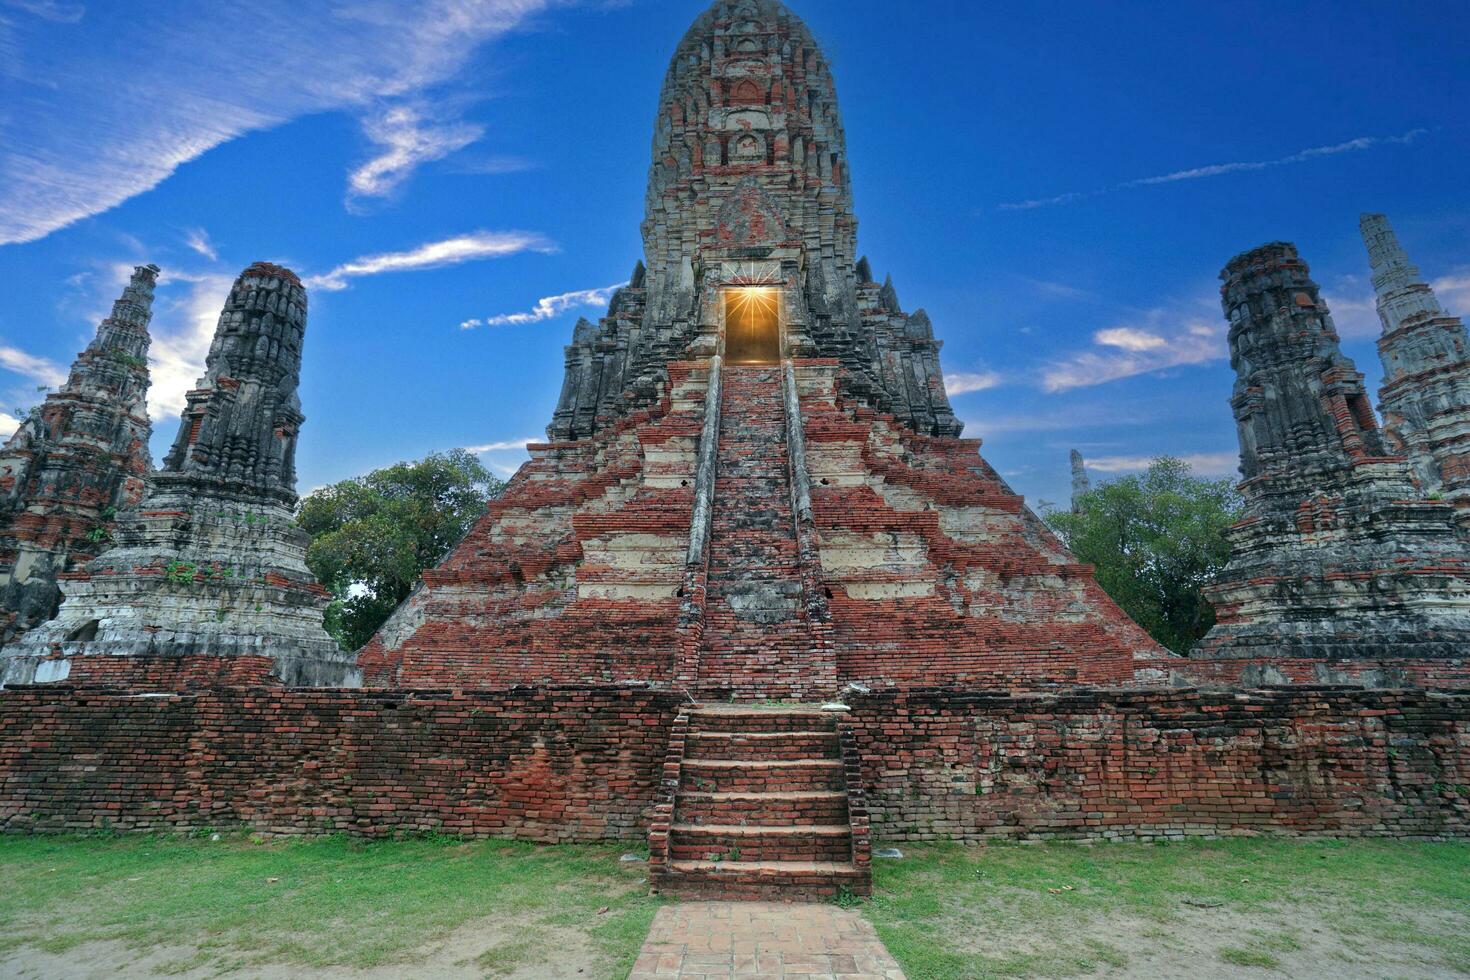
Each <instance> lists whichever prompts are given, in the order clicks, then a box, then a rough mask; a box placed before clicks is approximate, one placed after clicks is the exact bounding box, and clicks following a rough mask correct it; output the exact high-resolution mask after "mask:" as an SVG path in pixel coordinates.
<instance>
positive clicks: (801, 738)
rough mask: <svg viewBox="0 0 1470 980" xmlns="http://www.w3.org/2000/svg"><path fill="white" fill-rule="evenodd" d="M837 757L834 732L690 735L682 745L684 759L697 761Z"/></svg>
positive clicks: (699, 733)
mask: <svg viewBox="0 0 1470 980" xmlns="http://www.w3.org/2000/svg"><path fill="white" fill-rule="evenodd" d="M837 757H838V745H837V733H836V732H834V731H795V732H706V731H695V732H691V733H690V734H689V736H688V738H687V739H686V740H685V743H684V758H685V759H686V760H691V761H697V760H700V759H714V760H730V759H768V760H777V759H787V760H791V759H835V758H837Z"/></svg>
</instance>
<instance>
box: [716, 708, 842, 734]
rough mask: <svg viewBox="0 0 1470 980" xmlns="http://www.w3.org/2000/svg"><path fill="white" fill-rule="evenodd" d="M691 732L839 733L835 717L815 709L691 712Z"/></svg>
mask: <svg viewBox="0 0 1470 980" xmlns="http://www.w3.org/2000/svg"><path fill="white" fill-rule="evenodd" d="M689 729H690V731H692V732H700V733H703V732H814V731H821V732H825V731H836V730H837V719H836V715H835V714H834V713H832V712H828V711H819V710H818V709H816V708H696V709H694V710H692V711H691V712H690V713H689Z"/></svg>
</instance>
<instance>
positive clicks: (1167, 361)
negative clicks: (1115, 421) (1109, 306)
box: [1041, 300, 1229, 392]
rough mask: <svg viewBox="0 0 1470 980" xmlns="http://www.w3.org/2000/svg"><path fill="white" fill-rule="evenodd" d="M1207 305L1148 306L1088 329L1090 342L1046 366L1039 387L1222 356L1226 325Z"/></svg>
mask: <svg viewBox="0 0 1470 980" xmlns="http://www.w3.org/2000/svg"><path fill="white" fill-rule="evenodd" d="M1210 305H1211V304H1210V303H1209V301H1205V300H1202V301H1201V302H1200V303H1198V304H1195V306H1196V307H1197V308H1199V310H1200V312H1198V313H1195V312H1187V313H1183V314H1181V313H1179V312H1177V311H1174V310H1163V309H1156V310H1151V311H1149V312H1148V313H1147V314H1145V315H1144V316H1143V317H1142V323H1129V324H1119V325H1118V326H1114V327H1108V328H1106V329H1104V330H1098V331H1096V332H1095V333H1093V335H1092V346H1091V347H1088V348H1086V349H1084V350H1080V351H1076V352H1074V353H1072V354H1071V355H1069V356H1067V357H1064V358H1061V359H1060V360H1056V361H1053V362H1052V363H1051V364H1049V365H1047V366H1046V367H1044V368H1043V369H1042V372H1041V387H1042V389H1043V390H1044V391H1048V392H1059V391H1068V390H1070V389H1073V388H1085V387H1088V386H1090V385H1099V384H1106V383H1107V382H1109V381H1118V380H1120V379H1122V378H1131V377H1133V376H1134V375H1139V374H1149V373H1151V372H1154V371H1163V370H1167V369H1169V368H1174V367H1183V366H1186V365H1192V364H1208V363H1209V362H1211V361H1216V360H1221V359H1223V358H1225V357H1226V356H1228V354H1229V350H1228V349H1227V346H1226V342H1225V328H1224V325H1223V324H1222V323H1220V322H1219V321H1218V320H1217V319H1216V318H1214V317H1211V316H1208V315H1207V314H1206V313H1205V312H1204V310H1205V309H1208V308H1209V306H1210Z"/></svg>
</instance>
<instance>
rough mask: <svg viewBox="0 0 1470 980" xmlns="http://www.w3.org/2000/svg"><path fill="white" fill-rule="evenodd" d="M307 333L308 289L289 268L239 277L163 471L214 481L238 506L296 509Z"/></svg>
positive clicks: (260, 269) (263, 266)
mask: <svg viewBox="0 0 1470 980" xmlns="http://www.w3.org/2000/svg"><path fill="white" fill-rule="evenodd" d="M305 335H306V289H305V287H304V286H302V285H301V280H300V279H298V278H297V277H296V274H295V273H293V272H292V271H291V270H290V269H283V268H281V267H280V266H277V265H272V264H270V263H269V262H257V263H255V264H254V265H252V266H250V268H248V269H246V270H245V271H244V272H242V273H240V276H239V278H237V279H236V280H235V285H234V287H233V288H232V289H231V290H230V296H229V299H228V300H226V301H225V308H224V310H223V311H221V313H220V317H219V325H218V326H217V327H216V328H215V333H214V342H213V343H212V344H210V347H209V356H208V358H207V359H206V360H205V374H204V377H203V378H201V379H200V381H199V386H198V387H197V388H195V389H194V390H193V391H191V392H189V393H188V396H187V398H188V405H187V407H186V408H185V409H184V418H183V424H182V425H180V426H179V434H178V437H177V438H176V439H175V440H174V444H173V448H172V449H170V450H169V454H168V456H167V458H166V459H165V460H164V463H163V475H164V476H166V477H168V478H170V479H171V478H173V477H174V475H175V474H176V475H177V476H178V477H182V478H186V479H188V480H190V481H193V482H195V483H199V484H204V483H208V484H211V485H213V486H214V487H215V488H217V489H219V490H222V491H225V492H228V493H229V494H231V495H233V496H235V497H236V498H237V499H239V500H241V501H242V502H245V501H256V502H260V503H271V502H276V503H281V504H284V505H286V506H287V507H291V506H294V505H295V503H296V435H297V433H298V432H299V431H300V429H301V423H302V422H303V421H304V420H305V419H304V416H302V414H301V401H300V399H299V398H298V397H297V395H296V387H297V385H298V384H299V383H300V376H301V344H302V340H303V339H304V338H305Z"/></svg>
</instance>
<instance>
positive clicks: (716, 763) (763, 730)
mask: <svg viewBox="0 0 1470 980" xmlns="http://www.w3.org/2000/svg"><path fill="white" fill-rule="evenodd" d="M856 767H857V755H856V752H855V750H854V748H853V746H852V744H851V736H850V735H849V733H848V732H846V731H845V729H844V728H843V726H842V723H841V721H840V714H836V713H832V712H824V711H820V710H817V709H815V708H800V707H783V708H764V707H748V706H734V705H719V706H708V707H701V708H693V709H691V710H690V711H689V712H688V714H687V715H686V716H685V717H684V718H682V719H681V724H680V725H678V726H676V731H675V733H674V737H673V739H672V740H671V743H670V747H669V761H668V763H667V764H666V766H665V772H664V779H665V792H666V799H665V802H664V803H663V804H662V805H661V806H660V807H659V812H658V813H656V814H655V818H654V825H653V829H652V831H651V832H650V835H649V840H650V850H651V861H650V872H651V876H652V880H653V883H654V885H655V886H656V887H658V888H659V889H660V890H662V891H664V892H666V893H671V894H678V895H685V896H698V897H718V898H726V899H729V898H747V899H761V898H766V899H772V898H774V899H789V900H810V899H817V898H824V897H828V896H831V895H835V894H838V893H839V892H840V891H842V890H843V889H846V890H847V891H849V892H851V893H852V894H854V895H866V894H868V893H869V890H870V888H871V872H870V860H869V849H870V848H869V840H868V824H867V812H866V810H865V808H864V807H863V804H862V800H861V797H860V795H859V794H858V793H857V792H856V791H855V788H856V787H857V785H858V781H859V778H858V773H857V769H856ZM850 788H851V789H853V790H854V791H853V792H850Z"/></svg>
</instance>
